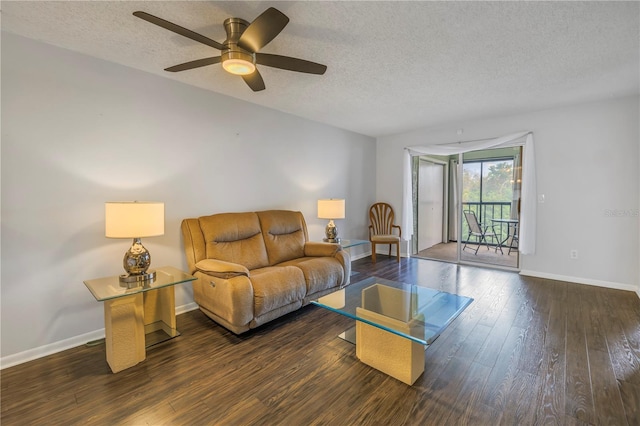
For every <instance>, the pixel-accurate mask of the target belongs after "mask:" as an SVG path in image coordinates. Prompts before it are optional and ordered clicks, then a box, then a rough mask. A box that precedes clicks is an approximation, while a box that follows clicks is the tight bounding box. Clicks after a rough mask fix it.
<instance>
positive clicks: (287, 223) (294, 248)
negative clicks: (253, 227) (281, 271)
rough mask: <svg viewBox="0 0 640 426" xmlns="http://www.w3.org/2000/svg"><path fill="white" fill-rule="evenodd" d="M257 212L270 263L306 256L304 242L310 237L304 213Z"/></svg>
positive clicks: (281, 211) (282, 211)
mask: <svg viewBox="0 0 640 426" xmlns="http://www.w3.org/2000/svg"><path fill="white" fill-rule="evenodd" d="M257 214H258V217H259V218H260V225H261V227H262V235H263V237H264V243H265V246H266V247H267V255H268V257H269V264H270V265H275V264H278V263H281V262H286V261H287V260H292V259H298V258H300V257H304V244H305V243H306V242H307V240H308V239H309V237H308V234H307V224H306V223H305V221H304V216H303V215H302V213H300V212H294V211H289V210H267V211H262V212H258V213H257Z"/></svg>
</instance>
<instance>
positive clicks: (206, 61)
mask: <svg viewBox="0 0 640 426" xmlns="http://www.w3.org/2000/svg"><path fill="white" fill-rule="evenodd" d="M220 59H221V57H220V56H214V57H212V58H203V59H197V60H195V61H190V62H185V63H184V64H179V65H174V66H172V67H169V68H165V69H164V70H165V71H169V72H178V71H186V70H190V69H193V68H200V67H206V66H207V65H213V64H219V63H220Z"/></svg>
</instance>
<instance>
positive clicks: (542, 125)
mask: <svg viewBox="0 0 640 426" xmlns="http://www.w3.org/2000/svg"><path fill="white" fill-rule="evenodd" d="M638 101H639V99H638V97H637V96H635V97H628V98H622V99H609V100H605V101H600V102H593V103H588V104H581V105H576V106H571V107H564V108H556V109H550V110H545V111H540V112H535V113H529V114H522V115H515V116H510V117H500V118H494V119H484V120H478V121H470V122H459V123H451V124H450V125H447V126H442V127H438V128H427V129H421V130H418V131H413V132H409V133H405V134H401V135H394V136H388V137H384V138H380V139H379V140H378V155H377V161H378V165H377V170H378V171H377V174H376V188H377V189H376V191H377V199H379V200H387V201H388V202H390V203H391V204H392V205H393V206H394V207H395V208H396V209H397V210H398V211H401V209H402V191H401V190H400V188H402V153H403V148H404V147H405V146H411V145H427V144H441V143H449V142H455V141H458V140H473V139H482V138H490V137H496V136H503V135H506V134H509V133H511V132H516V131H520V130H531V131H533V132H534V140H535V149H536V153H535V154H536V162H537V187H538V193H539V194H544V195H545V203H544V204H537V223H538V228H537V234H536V238H537V251H536V254H535V255H531V256H521V267H522V270H523V273H526V274H530V275H537V276H543V277H548V278H556V279H563V280H568V281H574V282H582V283H586V284H595V285H603V286H608V287H614V288H621V289H627V290H634V291H639V292H640V289H639V283H638V281H639V279H638V278H639V277H638V275H639V272H638V264H639V262H638V256H639V244H638V241H639V240H638V232H639V230H638V208H639V207H640V205H639V199H640V198H639V194H640V185H639V174H638V168H639V167H638V165H639V157H638V156H639V149H638V147H639V129H638V117H639V115H638V113H639V110H638ZM458 129H464V133H463V134H462V136H458V135H457V130H458ZM571 249H577V250H578V254H579V258H578V259H577V260H570V259H569V251H570V250H571Z"/></svg>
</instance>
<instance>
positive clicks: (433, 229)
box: [412, 147, 522, 268]
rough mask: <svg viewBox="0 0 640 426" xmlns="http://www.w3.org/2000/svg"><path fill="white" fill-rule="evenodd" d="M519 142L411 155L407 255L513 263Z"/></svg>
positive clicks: (519, 175)
mask: <svg viewBox="0 0 640 426" xmlns="http://www.w3.org/2000/svg"><path fill="white" fill-rule="evenodd" d="M521 159H522V148H521V147H511V148H497V149H486V150H479V151H470V152H466V153H464V154H454V155H451V156H421V157H414V159H413V162H412V163H413V174H414V179H413V183H414V191H413V198H414V227H415V229H414V242H413V255H414V256H416V257H424V258H428V259H435V260H443V261H449V262H460V261H462V262H465V263H479V264H489V265H493V266H499V267H506V268H518V267H519V252H518V225H519V216H520V193H521V191H520V188H521V180H522V173H521Z"/></svg>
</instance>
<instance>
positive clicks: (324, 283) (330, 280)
mask: <svg viewBox="0 0 640 426" xmlns="http://www.w3.org/2000/svg"><path fill="white" fill-rule="evenodd" d="M280 265H281V266H295V267H297V268H300V270H301V271H302V273H303V274H304V279H305V284H306V286H307V289H306V290H307V294H308V295H309V294H313V293H316V292H318V291H322V290H326V289H329V288H333V287H338V286H340V285H341V284H342V282H343V280H344V268H343V267H342V264H341V263H340V261H339V260H338V259H336V258H335V257H301V258H300V259H294V260H290V261H288V262H284V263H281V264H280Z"/></svg>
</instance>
